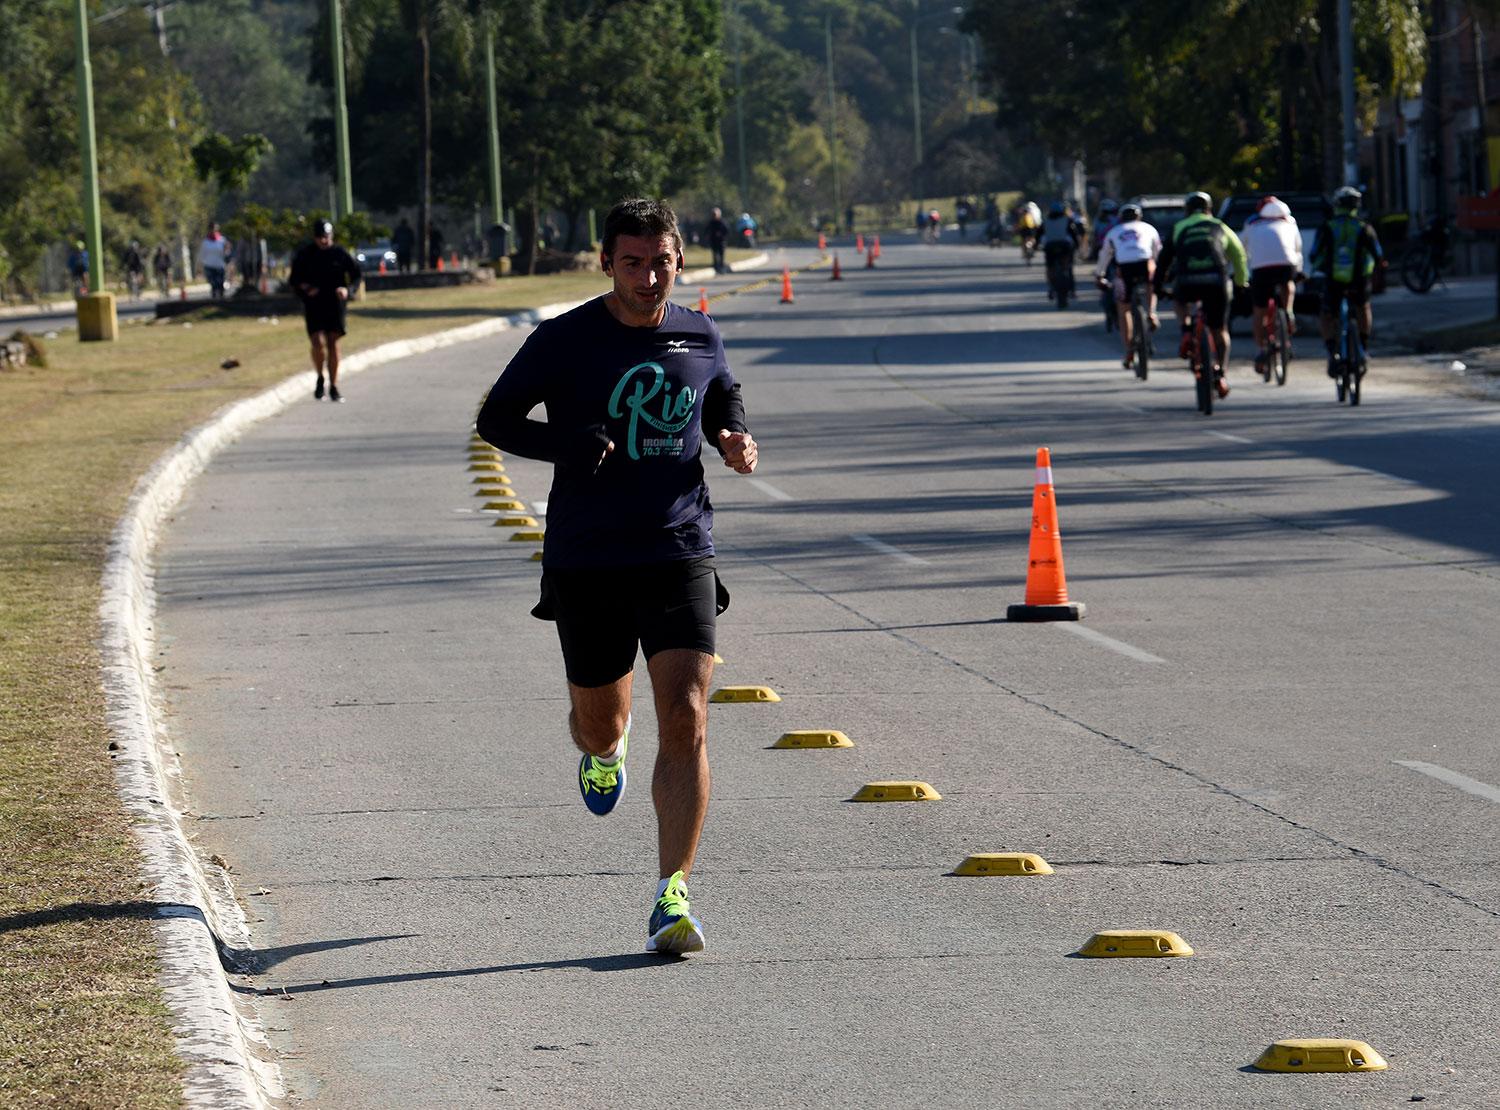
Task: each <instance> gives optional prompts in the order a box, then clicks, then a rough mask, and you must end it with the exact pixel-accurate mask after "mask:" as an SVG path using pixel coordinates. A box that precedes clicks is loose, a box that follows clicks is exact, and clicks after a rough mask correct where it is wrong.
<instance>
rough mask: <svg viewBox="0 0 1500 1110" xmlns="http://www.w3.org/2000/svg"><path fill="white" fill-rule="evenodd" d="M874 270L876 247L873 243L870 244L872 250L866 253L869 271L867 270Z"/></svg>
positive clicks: (866, 264)
mask: <svg viewBox="0 0 1500 1110" xmlns="http://www.w3.org/2000/svg"><path fill="white" fill-rule="evenodd" d="M874 268H875V245H874V244H873V243H871V244H870V249H869V250H867V251H865V269H867V270H873V269H874Z"/></svg>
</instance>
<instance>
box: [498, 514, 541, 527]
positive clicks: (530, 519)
mask: <svg viewBox="0 0 1500 1110" xmlns="http://www.w3.org/2000/svg"><path fill="white" fill-rule="evenodd" d="M495 527H496V528H535V527H536V517H534V516H502V517H500V518H499V519H497V520H496V521H495Z"/></svg>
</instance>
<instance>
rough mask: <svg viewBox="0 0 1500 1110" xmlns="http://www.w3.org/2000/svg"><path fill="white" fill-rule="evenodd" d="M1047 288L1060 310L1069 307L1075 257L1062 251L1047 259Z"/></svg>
mask: <svg viewBox="0 0 1500 1110" xmlns="http://www.w3.org/2000/svg"><path fill="white" fill-rule="evenodd" d="M1047 288H1048V289H1050V290H1051V291H1052V299H1053V301H1055V302H1056V304H1057V307H1058V308H1060V309H1063V308H1067V307H1068V298H1069V297H1070V296H1072V294H1073V255H1072V253H1071V252H1069V253H1063V252H1062V251H1061V250H1059V251H1057V252H1056V253H1052V254H1050V255H1049V257H1048V259H1047Z"/></svg>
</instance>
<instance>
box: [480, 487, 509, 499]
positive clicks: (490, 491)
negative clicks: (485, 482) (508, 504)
mask: <svg viewBox="0 0 1500 1110" xmlns="http://www.w3.org/2000/svg"><path fill="white" fill-rule="evenodd" d="M474 496H475V497H518V496H520V495H519V494H517V493H516V491H515V490H514V489H512V488H511V487H510V486H480V487H479V488H478V489H476V490H475V491H474Z"/></svg>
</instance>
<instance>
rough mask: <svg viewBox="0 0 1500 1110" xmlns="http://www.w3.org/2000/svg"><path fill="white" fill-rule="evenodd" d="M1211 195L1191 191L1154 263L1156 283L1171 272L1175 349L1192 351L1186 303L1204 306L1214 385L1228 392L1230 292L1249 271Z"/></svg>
mask: <svg viewBox="0 0 1500 1110" xmlns="http://www.w3.org/2000/svg"><path fill="white" fill-rule="evenodd" d="M1212 203H1213V202H1212V200H1211V199H1210V198H1209V195H1208V194H1207V193H1193V194H1191V195H1190V196H1188V197H1187V198H1186V199H1185V200H1184V201H1183V202H1182V207H1183V210H1184V211H1185V212H1187V215H1186V216H1185V217H1184V218H1183V219H1181V220H1178V221H1177V223H1176V224H1175V225H1174V226H1173V228H1172V234H1171V235H1170V236H1168V237H1167V242H1166V243H1165V245H1164V246H1163V247H1162V252H1161V258H1160V259H1159V260H1158V262H1157V267H1156V272H1157V274H1158V275H1159V276H1158V279H1157V280H1158V282H1159V283H1162V284H1164V283H1165V276H1166V275H1167V274H1168V273H1169V272H1170V273H1171V275H1172V277H1173V290H1172V297H1173V299H1174V300H1175V301H1176V302H1177V323H1178V324H1179V325H1180V326H1181V328H1182V343H1181V345H1180V346H1179V347H1178V354H1180V355H1181V356H1182V357H1183V358H1187V357H1188V354H1189V352H1190V351H1191V346H1190V344H1191V336H1189V335H1188V305H1189V304H1191V303H1192V302H1194V301H1198V302H1200V303H1201V304H1202V305H1203V318H1204V322H1205V323H1206V324H1207V325H1208V328H1209V330H1210V331H1211V332H1212V333H1213V339H1214V348H1215V350H1216V351H1217V352H1218V356H1219V360H1218V365H1217V366H1215V367H1214V385H1215V386H1216V387H1217V388H1218V391H1219V396H1220V397H1227V396H1229V383H1228V382H1226V381H1225V380H1224V377H1223V374H1224V368H1225V367H1226V366H1228V365H1229V297H1230V292H1231V286H1232V285H1238V286H1244V285H1247V284H1249V281H1250V270H1249V267H1248V266H1247V264H1246V261H1245V248H1244V245H1243V244H1241V243H1240V239H1239V236H1238V235H1236V234H1235V233H1234V232H1233V231H1231V230H1230V228H1229V227H1228V225H1226V224H1225V223H1224V222H1223V221H1221V220H1216V219H1215V218H1214V217H1213V216H1210V215H1209V214H1208V210H1209V208H1210V207H1211V206H1212Z"/></svg>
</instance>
